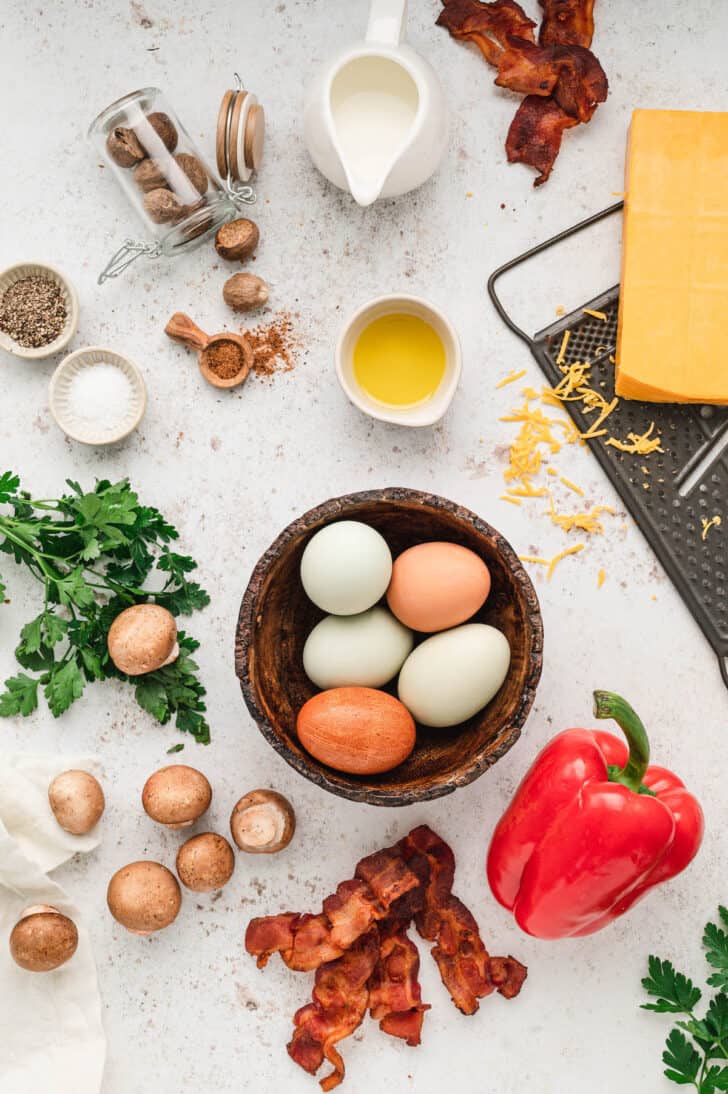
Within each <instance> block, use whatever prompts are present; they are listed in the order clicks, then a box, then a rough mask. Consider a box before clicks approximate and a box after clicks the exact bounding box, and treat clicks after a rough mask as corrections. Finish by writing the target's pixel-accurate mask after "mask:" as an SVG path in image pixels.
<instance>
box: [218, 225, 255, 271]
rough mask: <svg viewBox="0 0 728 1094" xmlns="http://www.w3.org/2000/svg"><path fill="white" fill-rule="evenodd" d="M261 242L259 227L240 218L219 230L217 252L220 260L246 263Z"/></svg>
mask: <svg viewBox="0 0 728 1094" xmlns="http://www.w3.org/2000/svg"><path fill="white" fill-rule="evenodd" d="M259 240H260V232H259V231H258V225H257V224H254V223H253V221H252V220H248V218H247V217H240V218H239V219H238V220H231V221H230V222H229V224H223V225H221V227H220V228H218V230H217V235H216V236H215V250H216V251H217V253H218V254H219V255H220V258H225V259H227V260H228V261H229V262H245V261H246V259H248V258H250V256H251V255H252V254H253V252H254V251H255V249H256V247H257V246H258V241H259Z"/></svg>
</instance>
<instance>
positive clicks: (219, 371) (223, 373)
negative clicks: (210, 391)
mask: <svg viewBox="0 0 728 1094" xmlns="http://www.w3.org/2000/svg"><path fill="white" fill-rule="evenodd" d="M205 364H206V365H207V367H208V368H209V370H210V372H214V373H215V375H216V376H217V377H219V379H221V380H232V378H233V376H237V375H238V373H239V372H240V371H241V370H242V369H244V368H245V354H244V353H243V351H242V349H241V348H240V346H238V345H236V344H235V342H213V344H212V345H211V346H208V348H207V349H206V350H205Z"/></svg>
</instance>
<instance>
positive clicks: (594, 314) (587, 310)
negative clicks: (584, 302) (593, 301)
mask: <svg viewBox="0 0 728 1094" xmlns="http://www.w3.org/2000/svg"><path fill="white" fill-rule="evenodd" d="M581 310H582V311H583V312H584V315H591V316H592V318H593V319H601V320H602V322H604V323H606V321H607V317H606V315H605V314H604V312H603V311H592V310H591V308H582V309H581Z"/></svg>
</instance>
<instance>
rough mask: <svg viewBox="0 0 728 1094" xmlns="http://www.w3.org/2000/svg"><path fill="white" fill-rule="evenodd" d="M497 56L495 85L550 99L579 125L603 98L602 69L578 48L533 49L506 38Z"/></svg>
mask: <svg viewBox="0 0 728 1094" xmlns="http://www.w3.org/2000/svg"><path fill="white" fill-rule="evenodd" d="M508 43H509V44H508V49H507V50H505V52H504V53H503V54H501V58H500V62H499V65H498V75H497V77H496V81H495V82H496V83H497V84H498V86H499V87H507V88H510V90H511V91H520V92H522V93H523V94H524V95H542V96H546V95H551V94H553V98H554V100H555V101H556V102H557V103H558V104H559V106H560V107H561V108H562V110H564V111H565V112H566V113H567V114H569V115H570V116H571V117H574V118H578V119H579V121H580V122H588V121H589V119H590V118H591V116H592V114H593V113H594V111H595V110H596V108H597V103H603V102H604V100H605V99H606V97H607V91H608V87H609V85H608V83H607V77H606V76H605V74H604V69H603V68H602V66H601V65H600V64H599V61H598V60H597V59H596V57H595V56H594V54H593V53H592V52H591V51H590V50H588V49H583V48H582V47H581V46H535V45H532V44H531V43H530V42H525V41H523V40H522V39H520V38H515V37H513V36H511V37H509V40H508Z"/></svg>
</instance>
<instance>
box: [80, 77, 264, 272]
mask: <svg viewBox="0 0 728 1094" xmlns="http://www.w3.org/2000/svg"><path fill="white" fill-rule="evenodd" d="M88 136H89V138H90V139H91V141H92V142H93V144H94V147H95V148H96V149H97V151H98V153H99V154H100V156H101V157H102V160H103V162H104V164H105V165H106V166H107V167H109V168H110V169H111V171H112V173H113V175H114V176H115V178H116V179H117V181H118V182H119V184H120V186H121V187H122V189H123V190H124V191H125V193H126V195H127V197H128V198H129V200H130V201H131V203H132V205H133V206H134V208H135V209H136V210H137V212H138V213H139V215H140V217H141V218H142V221H143V222H144V225H145V227H146V228H147V231H148V232H149V234H150V236H151V239H150V240H144V241H135V240H126V242H125V243H124V244H123V246H122V247H121V248H120V249H119V250H118V251H117V252H116V254H115V255H114V256H113V257H112V258H111V260H110V261H109V263H108V264H107V266H106V268H105V269H104V271H103V272H102V273H101V275H100V276H99V284H101V283H102V282H103V281H105V280H106V279H107V278H109V277H116V276H118V274H120V273H121V272H122V270H124V269H126V267H127V266H128V265H129V264H130V263H131V262H133V261H134V259H135V258H137V257H138V256H139V255H140V254H147V255H151V256H158V255H169V256H171V255H177V254H180V253H182V252H184V251H187V250H190V249H191V248H193V247H196V246H198V245H199V244H200V243H202V242H203V241H204V240H205V239H207V238H208V237H209V236H211V235H213V234H214V233H215V232H216V231H217V229H218V228H219V227H220V225H221V224H225V223H226V222H227V221H228V220H231V219H232V218H233V217H234V216H235V215H236V209H235V204H234V202H233V200H232V196H231V194H230V192H229V191H226V190H225V189H224V188H223V187H222V186H221V185H220V183H219V182H218V180H217V178H216V177H215V175H214V174H213V173H212V171H211V170H210V168H209V167H208V166H207V164H206V163H205V161H204V159H203V158H202V156H201V155H200V153H199V152H198V150H197V147H196V146H195V144H194V142H193V140H192V138H191V137H190V135H189V133H188V132H187V130H186V129H185V128H184V126H183V125H182V123H181V122H180V120H179V118H178V117H177V114H176V112H175V111H174V110H173V108H172V107H171V106H170V104H169V103H168V102H167V100H166V99H165V97H164V95H163V94H162V92H161V91H160V90H159V88H156V87H146V88H143V89H142V90H140V91H133V92H131V93H130V94H129V95H125V96H124V97H123V98H121V99H117V100H116V102H113V103H111V105H110V106H107V107H106V109H105V110H103V111H102V112H101V113H100V114H99V115H98V117H97V118H96V119H95V120H94V121H93V122H92V123H91V126H90V127H89V131H88ZM251 193H252V192H251ZM243 200H245V201H247V202H250V201H251V200H255V195H254V194H252V197H250V196H249V197H247V198H244V199H243Z"/></svg>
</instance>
